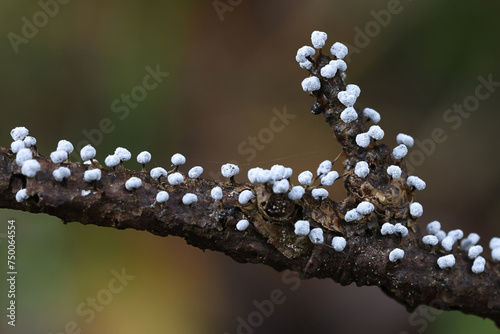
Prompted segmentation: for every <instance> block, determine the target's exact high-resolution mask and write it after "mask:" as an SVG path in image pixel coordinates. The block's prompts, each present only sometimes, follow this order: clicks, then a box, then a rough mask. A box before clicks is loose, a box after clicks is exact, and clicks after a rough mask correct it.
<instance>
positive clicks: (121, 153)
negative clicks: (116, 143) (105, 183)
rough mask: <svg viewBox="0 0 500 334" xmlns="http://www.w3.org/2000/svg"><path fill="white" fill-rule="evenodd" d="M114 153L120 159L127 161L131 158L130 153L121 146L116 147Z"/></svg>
mask: <svg viewBox="0 0 500 334" xmlns="http://www.w3.org/2000/svg"><path fill="white" fill-rule="evenodd" d="M115 155H117V156H118V157H119V158H120V160H121V161H129V160H130V158H132V153H130V151H129V150H127V149H126V148H123V147H118V148H117V149H116V150H115Z"/></svg>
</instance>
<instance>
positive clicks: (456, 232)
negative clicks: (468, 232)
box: [448, 229, 464, 242]
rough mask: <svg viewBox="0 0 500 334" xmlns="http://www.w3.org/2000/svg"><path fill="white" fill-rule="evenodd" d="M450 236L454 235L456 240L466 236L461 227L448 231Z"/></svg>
mask: <svg viewBox="0 0 500 334" xmlns="http://www.w3.org/2000/svg"><path fill="white" fill-rule="evenodd" d="M448 236H450V237H452V238H453V240H454V241H455V242H456V241H458V240H460V239H462V238H463V237H464V232H463V231H462V230H461V229H456V230H451V231H450V232H448Z"/></svg>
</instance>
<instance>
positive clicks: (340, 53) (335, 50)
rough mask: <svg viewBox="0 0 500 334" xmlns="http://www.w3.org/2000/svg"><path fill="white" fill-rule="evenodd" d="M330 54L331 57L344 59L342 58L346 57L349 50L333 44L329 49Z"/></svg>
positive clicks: (336, 43)
mask: <svg viewBox="0 0 500 334" xmlns="http://www.w3.org/2000/svg"><path fill="white" fill-rule="evenodd" d="M330 52H331V54H332V55H334V56H335V57H337V59H344V57H345V56H347V53H348V52H349V49H347V46H345V45H344V44H342V43H340V42H335V43H334V44H333V45H332V47H331V48H330Z"/></svg>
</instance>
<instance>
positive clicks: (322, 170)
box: [299, 160, 333, 182]
mask: <svg viewBox="0 0 500 334" xmlns="http://www.w3.org/2000/svg"><path fill="white" fill-rule="evenodd" d="M332 166H333V164H332V162H331V161H330V160H325V161H323V162H322V163H320V164H319V166H318V169H317V170H316V174H318V175H319V176H325V175H326V174H328V173H329V172H330V171H331V170H332ZM303 173H305V172H303ZM301 175H302V173H301ZM311 177H312V174H311ZM299 178H300V175H299ZM299 182H300V180H299Z"/></svg>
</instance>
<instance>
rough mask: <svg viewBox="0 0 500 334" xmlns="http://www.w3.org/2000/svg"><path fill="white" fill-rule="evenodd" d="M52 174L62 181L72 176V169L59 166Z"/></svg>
mask: <svg viewBox="0 0 500 334" xmlns="http://www.w3.org/2000/svg"><path fill="white" fill-rule="evenodd" d="M52 176H54V179H55V180H56V181H58V182H62V180H64V179H67V178H69V177H70V176H71V171H70V170H69V168H68V167H59V168H58V169H56V170H54V171H53V172H52Z"/></svg>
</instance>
